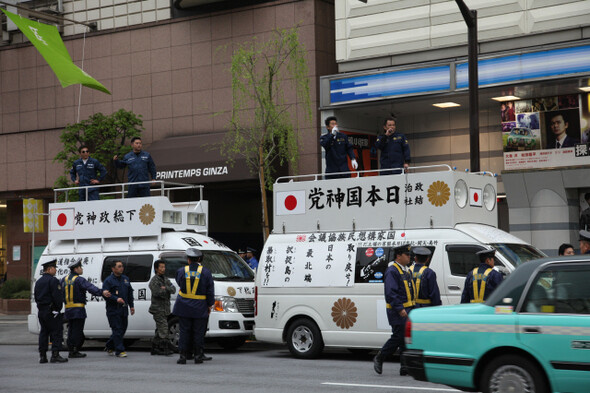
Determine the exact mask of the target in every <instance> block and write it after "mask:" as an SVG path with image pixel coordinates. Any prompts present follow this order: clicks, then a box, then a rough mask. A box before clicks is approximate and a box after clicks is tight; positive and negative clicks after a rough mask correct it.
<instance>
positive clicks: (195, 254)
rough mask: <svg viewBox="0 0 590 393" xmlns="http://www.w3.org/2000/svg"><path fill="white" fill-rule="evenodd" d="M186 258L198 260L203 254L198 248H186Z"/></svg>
mask: <svg viewBox="0 0 590 393" xmlns="http://www.w3.org/2000/svg"><path fill="white" fill-rule="evenodd" d="M186 256H187V257H189V258H200V257H202V256H203V253H202V252H201V250H199V249H198V248H192V247H191V248H187V249H186Z"/></svg>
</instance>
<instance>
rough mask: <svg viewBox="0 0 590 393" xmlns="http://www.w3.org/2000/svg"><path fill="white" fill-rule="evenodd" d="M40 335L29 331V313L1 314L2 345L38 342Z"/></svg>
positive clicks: (0, 331) (0, 336)
mask: <svg viewBox="0 0 590 393" xmlns="http://www.w3.org/2000/svg"><path fill="white" fill-rule="evenodd" d="M37 342H38V336H37V335H36V334H31V333H29V329H28V326H27V315H8V314H0V345H6V344H10V345H29V344H36V343H37Z"/></svg>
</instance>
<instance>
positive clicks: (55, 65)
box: [2, 10, 111, 94]
mask: <svg viewBox="0 0 590 393" xmlns="http://www.w3.org/2000/svg"><path fill="white" fill-rule="evenodd" d="M2 12H4V13H5V14H6V16H7V17H8V18H10V20H12V21H13V22H14V24H15V25H16V26H17V27H18V28H19V29H20V31H22V32H23V34H24V35H25V36H26V37H27V38H28V39H29V40H30V41H31V43H32V44H33V45H34V46H35V48H37V50H38V51H39V53H41V56H43V58H44V59H45V61H46V62H47V64H49V66H50V67H51V69H52V70H53V72H54V73H55V75H56V76H57V78H58V79H59V82H60V83H61V85H62V87H67V86H70V85H74V84H77V83H80V84H82V85H84V86H86V87H90V88H91V89H96V90H99V91H102V92H104V93H107V94H111V92H110V91H109V90H108V89H107V88H106V87H104V86H103V85H102V84H101V83H100V82H99V81H97V80H96V79H94V78H93V77H91V76H90V75H88V74H87V73H86V72H85V71H84V70H82V69H80V68H79V67H78V66H77V65H75V64H74V63H73V62H72V59H71V57H70V55H69V53H68V50H67V49H66V47H65V45H64V43H63V41H62V39H61V37H60V35H59V32H58V31H57V28H56V27H55V26H51V25H46V24H43V23H39V22H34V21H32V20H29V19H26V18H23V17H21V16H19V15H16V14H13V13H11V12H8V11H6V10H2Z"/></svg>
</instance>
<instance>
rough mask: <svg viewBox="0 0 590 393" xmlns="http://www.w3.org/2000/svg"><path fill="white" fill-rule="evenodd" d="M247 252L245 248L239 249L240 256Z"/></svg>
mask: <svg viewBox="0 0 590 393" xmlns="http://www.w3.org/2000/svg"><path fill="white" fill-rule="evenodd" d="M246 252H247V251H246V250H245V249H243V248H240V249H238V254H245V253H246Z"/></svg>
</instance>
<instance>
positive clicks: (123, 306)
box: [102, 261, 135, 358]
mask: <svg viewBox="0 0 590 393" xmlns="http://www.w3.org/2000/svg"><path fill="white" fill-rule="evenodd" d="M111 270H112V273H111V275H110V276H108V277H107V278H106V279H105V280H104V282H103V284H102V289H104V290H107V291H109V292H110V293H111V297H109V298H107V299H106V309H107V319H108V320H109V326H110V327H111V331H112V334H111V337H110V338H109V340H108V341H107V343H106V346H105V351H106V352H107V353H108V354H109V355H111V356H112V355H113V351H114V352H115V353H114V354H115V355H116V356H117V357H118V358H126V357H127V352H125V346H124V345H123V337H124V336H125V332H126V331H127V318H128V315H129V312H131V315H133V314H135V308H134V305H133V288H132V287H131V282H130V281H129V277H127V276H126V275H124V274H123V270H124V268H123V262H121V261H115V262H113V264H112V266H111Z"/></svg>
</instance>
